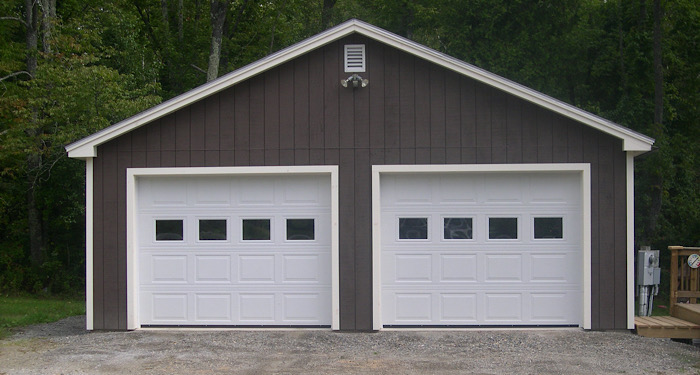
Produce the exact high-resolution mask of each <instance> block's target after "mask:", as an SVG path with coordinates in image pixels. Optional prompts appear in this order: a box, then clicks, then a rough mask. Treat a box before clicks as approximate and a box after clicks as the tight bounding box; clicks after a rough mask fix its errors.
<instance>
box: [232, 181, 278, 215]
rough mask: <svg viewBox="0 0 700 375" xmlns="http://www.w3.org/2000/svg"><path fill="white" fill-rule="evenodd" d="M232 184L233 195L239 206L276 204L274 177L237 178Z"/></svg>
mask: <svg viewBox="0 0 700 375" xmlns="http://www.w3.org/2000/svg"><path fill="white" fill-rule="evenodd" d="M232 185H233V189H232V195H233V196H234V199H235V201H236V203H237V204H236V205H237V206H238V207H241V208H245V207H250V206H253V207H255V206H274V204H275V185H274V179H273V178H270V177H267V178H265V177H258V178H256V179H249V180H237V181H235V182H234V183H233V184H232Z"/></svg>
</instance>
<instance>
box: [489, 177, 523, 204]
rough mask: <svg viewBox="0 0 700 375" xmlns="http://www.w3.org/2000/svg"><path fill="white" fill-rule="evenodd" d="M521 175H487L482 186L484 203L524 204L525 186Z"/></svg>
mask: <svg viewBox="0 0 700 375" xmlns="http://www.w3.org/2000/svg"><path fill="white" fill-rule="evenodd" d="M522 179H523V178H522V177H521V176H519V175H515V176H508V175H487V176H485V177H484V185H482V193H481V197H482V202H487V203H522V201H523V185H522V183H521V181H522Z"/></svg>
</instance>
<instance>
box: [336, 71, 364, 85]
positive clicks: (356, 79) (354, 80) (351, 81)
mask: <svg viewBox="0 0 700 375" xmlns="http://www.w3.org/2000/svg"><path fill="white" fill-rule="evenodd" d="M340 84H341V85H343V87H352V88H354V89H356V88H358V87H367V85H369V80H368V79H363V78H362V77H360V75H359V74H357V73H355V74H353V75H351V76H350V77H348V78H347V79H341V80H340Z"/></svg>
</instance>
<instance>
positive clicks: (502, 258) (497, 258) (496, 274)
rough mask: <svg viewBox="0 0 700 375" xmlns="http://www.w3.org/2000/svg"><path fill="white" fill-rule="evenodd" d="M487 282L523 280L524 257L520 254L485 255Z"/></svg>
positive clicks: (485, 276)
mask: <svg viewBox="0 0 700 375" xmlns="http://www.w3.org/2000/svg"><path fill="white" fill-rule="evenodd" d="M483 259H484V263H485V264H484V269H485V270H486V273H485V275H484V281H485V282H514V281H523V272H522V268H523V257H522V255H518V254H510V255H506V254H487V255H484V257H483Z"/></svg>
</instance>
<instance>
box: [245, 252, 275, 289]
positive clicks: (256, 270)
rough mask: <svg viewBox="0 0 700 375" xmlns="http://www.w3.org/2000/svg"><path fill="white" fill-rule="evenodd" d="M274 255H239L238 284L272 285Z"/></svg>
mask: <svg viewBox="0 0 700 375" xmlns="http://www.w3.org/2000/svg"><path fill="white" fill-rule="evenodd" d="M274 281H275V256H274V255H241V256H239V257H238V282H240V283H261V282H264V283H274Z"/></svg>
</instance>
